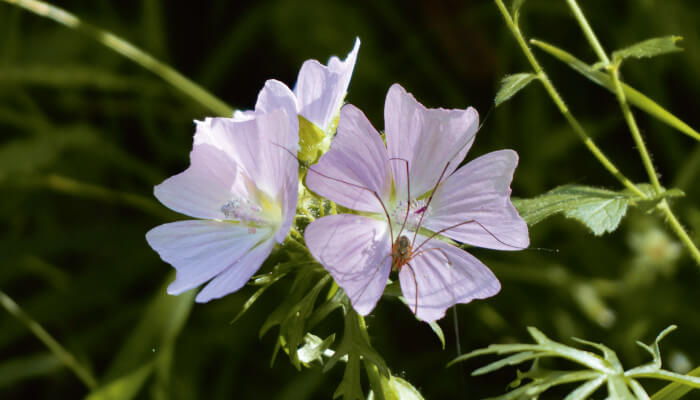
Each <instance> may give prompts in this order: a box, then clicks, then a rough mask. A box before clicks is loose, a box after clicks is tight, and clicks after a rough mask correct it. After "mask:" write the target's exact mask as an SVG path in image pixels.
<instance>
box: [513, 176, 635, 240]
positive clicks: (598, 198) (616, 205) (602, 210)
mask: <svg viewBox="0 0 700 400" xmlns="http://www.w3.org/2000/svg"><path fill="white" fill-rule="evenodd" d="M631 199H632V198H631V197H629V196H628V195H627V194H625V193H620V192H613V191H611V190H606V189H599V188H593V187H589V186H581V185H564V186H560V187H557V188H554V189H552V190H550V191H549V192H547V193H545V194H543V195H541V196H538V197H535V198H533V199H513V205H514V206H515V208H517V209H518V212H519V213H520V216H522V217H523V219H525V222H527V224H528V225H534V224H536V223H538V222H540V221H541V220H543V219H545V218H547V217H549V216H551V215H554V214H557V213H563V214H564V215H565V216H566V217H568V218H574V219H576V220H578V221H580V222H582V223H583V224H584V225H586V226H587V227H588V228H589V229H590V230H591V231H593V233H594V234H595V235H601V234H603V233H605V232H612V231H614V230H615V228H617V226H618V224H619V223H620V220H622V217H623V216H624V215H625V213H626V212H627V205H628V204H629V202H630V201H631Z"/></svg>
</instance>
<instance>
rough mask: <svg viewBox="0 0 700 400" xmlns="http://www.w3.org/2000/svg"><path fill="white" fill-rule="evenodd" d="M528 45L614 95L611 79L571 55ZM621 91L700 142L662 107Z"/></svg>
mask: <svg viewBox="0 0 700 400" xmlns="http://www.w3.org/2000/svg"><path fill="white" fill-rule="evenodd" d="M530 43H532V44H534V45H535V46H537V47H539V48H540V49H542V50H544V51H545V52H546V53H547V54H549V55H551V56H553V57H554V58H556V59H558V60H559V61H562V62H564V63H566V64H568V65H569V67H571V68H573V69H574V70H576V71H578V72H579V73H581V75H583V76H585V77H586V78H588V79H590V80H591V81H593V82H595V83H597V84H598V85H600V86H602V87H604V88H606V89H608V90H609V91H610V92H612V93H615V84H614V83H613V80H612V78H610V76H609V75H608V74H606V73H604V72H601V71H596V70H594V69H593V68H592V67H590V66H589V65H588V64H586V63H585V62H583V61H581V60H579V59H578V58H576V57H574V56H573V55H572V54H571V53H568V52H567V51H565V50H562V49H560V48H558V47H556V46H553V45H551V44H549V43H545V42H542V41H539V40H531V41H530ZM622 90H623V91H624V92H625V97H626V98H627V101H628V102H629V103H631V104H633V105H634V106H635V107H639V108H640V109H641V110H643V111H645V112H647V113H648V114H649V115H651V116H652V117H654V118H656V119H658V120H659V121H661V122H663V123H665V124H667V125H669V126H671V127H673V128H675V129H677V130H679V131H681V132H683V133H684V134H686V135H688V136H690V137H692V138H693V139H695V140H700V133H698V132H697V131H696V130H694V129H693V128H691V127H690V126H689V125H688V124H686V123H685V122H683V121H681V120H680V119H678V118H677V117H676V116H675V115H673V114H671V113H670V112H668V111H666V109H664V108H663V107H661V106H660V105H658V104H657V103H656V102H654V100H652V99H650V98H648V97H647V96H645V95H644V94H642V93H641V92H639V91H637V90H636V89H634V88H633V87H631V86H629V85H627V84H626V83H622Z"/></svg>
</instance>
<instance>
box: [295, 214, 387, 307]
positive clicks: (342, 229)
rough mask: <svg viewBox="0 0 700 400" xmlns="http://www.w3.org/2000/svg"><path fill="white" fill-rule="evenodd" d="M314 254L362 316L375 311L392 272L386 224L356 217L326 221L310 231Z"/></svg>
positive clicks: (334, 217)
mask: <svg viewBox="0 0 700 400" xmlns="http://www.w3.org/2000/svg"><path fill="white" fill-rule="evenodd" d="M304 238H305V239H306V244H307V246H308V247H309V251H311V254H312V255H313V256H314V257H315V258H316V259H317V260H318V261H319V262H320V263H321V265H323V266H324V267H325V268H326V270H328V272H329V273H330V274H331V276H333V279H334V280H335V282H336V283H337V284H338V286H340V287H341V288H342V289H343V290H344V291H345V294H347V296H348V297H349V298H350V301H351V303H352V306H353V308H354V309H355V311H357V312H358V313H359V314H361V315H367V314H369V313H370V311H372V309H374V306H375V305H376V304H377V301H378V300H379V298H380V297H381V296H382V293H383V292H384V287H385V286H386V282H387V279H388V278H389V272H391V239H390V237H389V229H388V225H387V223H386V222H382V221H377V220H375V219H372V218H368V217H363V216H359V215H352V214H337V215H331V216H328V217H323V218H321V219H318V220H316V221H314V222H312V223H311V224H310V225H309V226H308V227H306V232H305V234H304Z"/></svg>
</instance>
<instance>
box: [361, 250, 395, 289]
mask: <svg viewBox="0 0 700 400" xmlns="http://www.w3.org/2000/svg"><path fill="white" fill-rule="evenodd" d="M387 257H391V254H387V255H386V256H384V258H383V259H382V262H380V263H379V265H377V268H375V269H374V272H373V273H372V276H371V277H370V278H369V280H368V282H370V281H372V280H373V279H374V276H375V275H377V272H379V269H380V268H382V264H384V261H386V259H387ZM385 283H386V282H385ZM368 287H369V285H365V286H364V287H363V288H362V290H361V291H360V294H359V295H358V296H357V299H358V300H359V299H360V298H362V296H363V295H364V294H365V290H367V288H368Z"/></svg>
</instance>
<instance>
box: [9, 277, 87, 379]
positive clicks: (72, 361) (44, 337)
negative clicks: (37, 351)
mask: <svg viewBox="0 0 700 400" xmlns="http://www.w3.org/2000/svg"><path fill="white" fill-rule="evenodd" d="M0 304H2V306H3V307H4V308H5V310H7V312H9V313H10V315H12V316H13V317H15V318H17V319H18V320H20V322H22V323H23V324H24V325H25V326H26V327H27V328H28V329H29V330H30V331H31V332H32V333H33V334H34V336H36V337H37V338H38V339H39V340H40V341H41V342H42V343H44V345H46V347H48V348H49V350H50V351H51V352H52V353H53V355H54V356H56V358H57V359H58V360H59V361H61V362H62V363H63V364H64V365H65V366H66V367H68V368H70V369H71V370H73V372H74V373H75V375H77V377H78V378H79V379H80V380H81V381H83V383H84V384H85V386H87V387H88V388H90V389H95V388H97V381H96V380H95V377H93V376H92V373H90V371H89V370H88V369H87V368H85V367H83V366H82V365H81V364H80V363H79V362H78V360H77V359H76V358H75V357H73V355H72V354H71V353H69V352H68V351H67V350H66V349H64V348H63V346H61V344H60V343H58V342H57V341H56V339H54V338H53V337H52V336H51V335H50V334H49V333H48V332H47V331H46V330H45V329H44V328H43V327H42V326H41V325H39V323H38V322H36V321H34V320H33V319H32V318H31V317H30V316H29V315H27V314H26V313H25V312H24V311H23V310H22V308H21V307H20V306H19V305H18V304H17V303H15V302H14V300H12V299H11V298H10V297H9V296H8V295H6V294H5V293H4V292H3V291H1V290H0Z"/></svg>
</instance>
